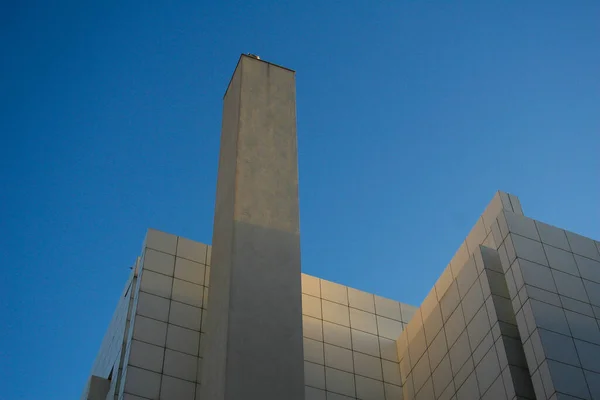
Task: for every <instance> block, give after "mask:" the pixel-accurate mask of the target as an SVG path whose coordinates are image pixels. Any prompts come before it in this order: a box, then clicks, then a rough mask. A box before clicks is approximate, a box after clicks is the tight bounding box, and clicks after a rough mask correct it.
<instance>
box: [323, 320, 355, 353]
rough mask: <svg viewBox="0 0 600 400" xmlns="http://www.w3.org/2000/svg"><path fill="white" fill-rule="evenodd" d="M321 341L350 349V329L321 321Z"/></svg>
mask: <svg viewBox="0 0 600 400" xmlns="http://www.w3.org/2000/svg"><path fill="white" fill-rule="evenodd" d="M323 341H324V342H325V343H329V344H333V345H336V346H339V347H344V348H346V349H352V339H351V337H350V328H348V327H346V326H342V325H338V324H334V323H331V322H327V321H323Z"/></svg>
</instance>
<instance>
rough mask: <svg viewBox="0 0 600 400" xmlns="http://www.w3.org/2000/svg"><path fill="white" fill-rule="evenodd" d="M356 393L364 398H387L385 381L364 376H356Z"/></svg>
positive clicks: (384, 399) (360, 397) (378, 399)
mask: <svg viewBox="0 0 600 400" xmlns="http://www.w3.org/2000/svg"><path fill="white" fill-rule="evenodd" d="M356 395H357V397H358V398H359V399H364V400H386V397H385V392H384V387H383V382H381V381H378V380H375V379H370V378H365V377H363V376H356ZM390 400H392V399H390Z"/></svg>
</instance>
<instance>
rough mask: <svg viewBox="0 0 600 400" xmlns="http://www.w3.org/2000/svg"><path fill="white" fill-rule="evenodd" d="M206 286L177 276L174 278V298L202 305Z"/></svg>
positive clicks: (186, 302)
mask: <svg viewBox="0 0 600 400" xmlns="http://www.w3.org/2000/svg"><path fill="white" fill-rule="evenodd" d="M203 295H204V287H203V286H201V285H196V284H195V283H191V282H187V281H182V280H181V279H177V278H175V279H174V280H173V295H172V299H173V300H175V301H178V302H180V303H185V304H189V305H191V306H194V307H202V300H203V299H204V296H203Z"/></svg>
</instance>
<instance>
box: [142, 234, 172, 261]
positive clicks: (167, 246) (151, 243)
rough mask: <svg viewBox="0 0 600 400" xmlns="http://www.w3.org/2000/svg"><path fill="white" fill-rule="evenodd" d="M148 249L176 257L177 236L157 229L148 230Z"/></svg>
mask: <svg viewBox="0 0 600 400" xmlns="http://www.w3.org/2000/svg"><path fill="white" fill-rule="evenodd" d="M146 247H149V248H151V249H154V250H158V251H162V252H163V253H167V254H172V255H175V251H176V249H177V236H175V235H171V234H169V233H166V232H162V231H157V230H156V229H148V232H147V233H146Z"/></svg>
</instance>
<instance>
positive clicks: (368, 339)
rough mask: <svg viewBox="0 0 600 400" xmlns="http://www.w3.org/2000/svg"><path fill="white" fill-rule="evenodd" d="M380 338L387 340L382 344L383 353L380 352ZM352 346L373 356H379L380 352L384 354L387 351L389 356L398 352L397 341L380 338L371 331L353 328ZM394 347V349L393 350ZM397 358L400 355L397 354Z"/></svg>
mask: <svg viewBox="0 0 600 400" xmlns="http://www.w3.org/2000/svg"><path fill="white" fill-rule="evenodd" d="M380 340H385V341H386V342H384V343H382V345H381V353H380ZM352 348H353V350H355V351H359V352H361V353H365V354H369V355H371V356H375V357H379V355H380V354H382V355H383V353H384V352H385V353H386V354H387V355H388V357H390V356H391V355H390V354H391V353H392V352H393V353H394V354H396V342H395V341H393V340H389V339H384V338H379V337H378V336H377V335H372V334H370V333H366V332H362V331H357V330H355V329H352ZM392 348H393V351H392ZM392 357H393V356H392ZM396 358H398V355H397V354H396Z"/></svg>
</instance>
